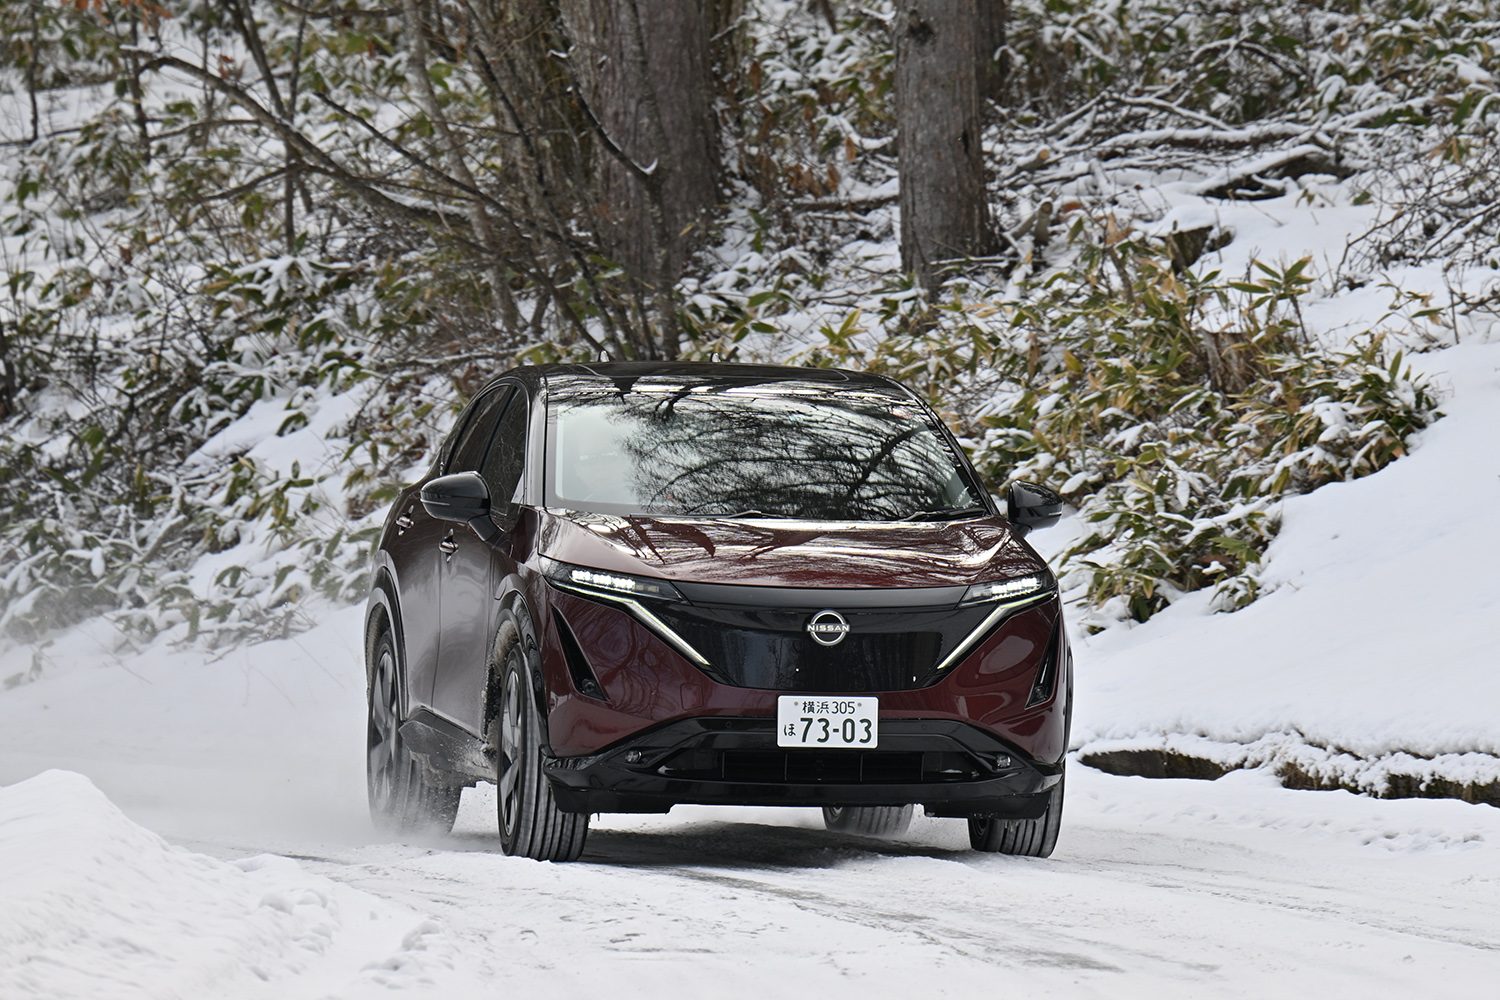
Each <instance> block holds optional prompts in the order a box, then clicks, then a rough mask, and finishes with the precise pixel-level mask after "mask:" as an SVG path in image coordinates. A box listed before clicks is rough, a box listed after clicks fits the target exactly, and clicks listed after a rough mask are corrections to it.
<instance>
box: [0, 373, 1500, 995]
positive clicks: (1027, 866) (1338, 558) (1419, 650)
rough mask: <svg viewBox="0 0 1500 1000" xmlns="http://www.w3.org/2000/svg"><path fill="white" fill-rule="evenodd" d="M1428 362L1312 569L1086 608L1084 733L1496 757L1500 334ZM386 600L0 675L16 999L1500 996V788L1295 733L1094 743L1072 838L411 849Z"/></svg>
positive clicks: (707, 830)
mask: <svg viewBox="0 0 1500 1000" xmlns="http://www.w3.org/2000/svg"><path fill="white" fill-rule="evenodd" d="M1416 360H1417V362H1418V363H1419V364H1421V365H1422V366H1423V367H1424V370H1426V371H1428V372H1430V373H1432V375H1433V376H1434V377H1435V378H1437V379H1438V380H1439V381H1440V382H1441V383H1442V384H1444V385H1445V386H1447V388H1448V389H1450V390H1451V395H1450V396H1449V397H1448V398H1447V400H1446V401H1445V404H1444V409H1445V411H1446V412H1447V413H1448V416H1447V417H1446V418H1445V419H1444V420H1442V421H1440V422H1439V423H1437V424H1436V425H1434V426H1433V427H1432V428H1431V429H1429V430H1428V431H1426V432H1424V433H1423V434H1422V436H1421V437H1420V439H1419V440H1418V441H1417V442H1416V443H1415V447H1414V449H1413V452H1412V454H1411V455H1410V456H1408V457H1407V458H1404V459H1402V460H1400V461H1398V462H1397V463H1395V464H1394V465H1393V466H1391V467H1390V468H1388V469H1386V470H1385V471H1383V472H1380V473H1378V474H1376V475H1374V476H1371V477H1368V478H1366V479H1363V480H1359V481H1357V482H1353V483H1349V484H1345V485H1341V486H1336V487H1328V488H1325V489H1323V490H1321V491H1319V492H1317V493H1316V494H1313V495H1311V496H1308V497H1303V498H1299V499H1296V500H1293V501H1291V502H1290V503H1289V504H1288V505H1287V510H1286V520H1285V529H1284V530H1283V532H1282V534H1281V536H1280V537H1279V538H1278V540H1277V542H1276V543H1275V545H1274V547H1273V548H1272V551H1271V555H1270V558H1269V561H1268V563H1267V566H1266V579H1267V581H1268V582H1270V583H1272V584H1274V585H1276V587H1277V589H1276V590H1275V592H1274V593H1272V594H1270V595H1269V596H1268V597H1266V598H1264V599H1263V600H1261V601H1260V602H1258V603H1257V604H1255V605H1252V606H1251V607H1250V608H1248V609H1247V610H1244V611H1241V612H1238V613H1236V614H1233V615H1208V614H1206V613H1205V610H1204V608H1203V607H1202V601H1201V600H1200V599H1199V598H1197V597H1190V598H1188V599H1186V600H1184V601H1182V602H1180V603H1179V604H1178V605H1176V606H1174V607H1173V608H1172V609H1170V610H1169V611H1167V612H1166V613H1164V614H1162V615H1160V616H1158V617H1157V618H1156V619H1154V620H1153V621H1152V622H1150V623H1148V624H1146V625H1144V626H1139V627H1135V628H1120V629H1113V630H1109V631H1106V632H1104V633H1101V634H1100V635H1098V636H1095V637H1092V638H1088V639H1084V638H1083V637H1079V647H1078V664H1079V687H1078V706H1079V715H1078V725H1077V729H1076V736H1075V744H1086V745H1088V746H1089V747H1094V748H1097V747H1101V746H1110V745H1127V746H1128V745H1140V744H1142V743H1148V744H1149V743H1151V741H1153V740H1154V741H1156V743H1157V744H1160V743H1161V742H1163V741H1166V740H1177V741H1187V742H1189V743H1191V742H1193V741H1196V743H1197V744H1204V745H1211V746H1217V747H1220V748H1222V747H1225V746H1239V745H1243V744H1254V743H1255V741H1259V744H1258V745H1259V746H1261V748H1262V749H1264V748H1265V747H1266V746H1268V745H1270V744H1272V743H1276V741H1277V740H1280V741H1281V743H1279V744H1277V745H1279V746H1296V747H1301V748H1303V750H1304V751H1305V750H1306V748H1308V747H1309V746H1313V745H1316V746H1318V747H1323V748H1333V749H1334V750H1341V751H1347V752H1349V753H1350V754H1354V755H1358V757H1359V758H1361V759H1362V761H1363V762H1364V764H1368V763H1369V762H1370V761H1379V760H1385V759H1388V758H1389V755H1391V754H1393V753H1396V752H1398V751H1401V752H1405V753H1408V754H1419V755H1426V756H1437V759H1436V760H1435V761H1427V762H1425V763H1422V764H1420V765H1419V766H1426V767H1428V768H1429V769H1430V770H1432V771H1434V772H1440V771H1442V770H1443V769H1444V768H1449V769H1450V770H1451V769H1453V768H1457V767H1459V766H1460V765H1463V766H1465V767H1472V768H1477V769H1479V771H1478V772H1476V773H1487V772H1484V770H1483V769H1484V768H1486V767H1488V768H1492V767H1493V757H1491V756H1488V755H1492V754H1496V753H1497V752H1500V727H1497V723H1496V721H1495V720H1496V718H1497V717H1500V716H1497V708H1500V671H1497V670H1495V669H1494V668H1495V666H1496V663H1495V659H1494V657H1493V656H1492V655H1490V654H1489V637H1490V635H1491V634H1492V632H1493V627H1492V622H1493V618H1492V617H1491V615H1492V614H1493V611H1494V608H1495V602H1496V593H1497V591H1496V588H1495V587H1494V585H1493V583H1492V582H1491V575H1492V570H1491V567H1492V566H1493V565H1495V561H1496V559H1495V557H1496V556H1497V555H1500V526H1497V525H1496V524H1495V523H1494V519H1493V512H1494V511H1495V510H1496V509H1500V505H1497V503H1496V500H1497V499H1500V498H1497V492H1500V450H1497V449H1495V448H1494V447H1493V446H1492V445H1491V444H1490V442H1491V440H1492V434H1493V428H1494V427H1496V426H1500V345H1497V344H1464V345H1462V346H1460V347H1457V348H1451V349H1448V350H1444V351H1439V352H1434V353H1431V354H1428V355H1423V356H1421V357H1419V358H1418V359H1416ZM1065 533H1066V529H1063V530H1062V531H1060V532H1059V534H1065ZM1045 537H1046V536H1038V540H1039V541H1041V540H1043V539H1044V538H1045ZM359 622H360V610H359V609H357V608H355V609H349V610H346V611H342V612H338V613H336V614H333V615H331V616H330V617H329V618H328V619H327V620H326V621H325V622H324V623H323V624H322V625H321V626H319V627H318V628H316V629H314V630H313V631H311V632H307V633H304V634H302V635H299V636H296V637H294V638H291V639H288V640H283V641H279V642H271V643H266V644H262V645H259V646H254V647H250V648H243V649H237V650H233V651H231V652H228V653H226V654H224V655H222V656H218V657H215V656H213V655H208V654H204V653H203V652H202V651H200V650H196V649H189V650H183V651H172V650H171V649H169V648H166V647H164V646H161V645H159V646H157V647H154V648H151V649H147V650H144V651H132V650H129V649H127V648H126V647H124V646H122V644H121V643H120V641H119V640H118V637H116V636H114V635H113V634H112V633H110V632H109V631H108V629H107V628H106V627H105V626H103V625H102V624H99V623H95V624H94V625H92V626H89V627H86V628H82V629H78V630H75V631H73V632H70V633H67V634H66V635H64V636H62V637H60V638H59V639H58V640H57V641H55V642H54V643H53V644H52V645H50V646H49V647H47V648H46V649H45V650H44V651H41V652H40V653H37V654H35V655H36V656H38V657H41V659H38V660H37V669H36V670H35V671H33V670H32V669H31V666H32V664H31V660H30V659H29V658H28V657H31V656H32V655H33V654H32V653H31V652H29V651H24V650H17V651H13V652H11V653H10V654H7V656H6V658H4V659H3V660H0V677H19V678H21V680H20V682H18V683H16V684H14V685H13V686H12V687H11V688H10V689H9V690H6V691H3V692H0V785H3V786H5V787H3V788H0V997H4V998H5V1000H11V998H18V1000H19V998H33V997H45V998H54V997H56V998H72V997H80V998H82V997H87V998H90V1000H93V998H103V997H143V998H144V997H150V998H153V1000H154V998H165V997H179V996H180V997H195V998H197V997H226V998H237V997H262V996H264V997H272V996H274V997H304V996H305V997H363V996H376V995H390V994H393V993H394V994H397V995H407V994H423V993H426V994H431V995H443V996H447V997H479V996H493V995H495V994H496V993H497V992H499V991H502V990H506V989H519V990H530V989H536V988H545V989H548V990H549V991H557V992H558V995H563V996H575V995H583V994H584V993H585V991H588V990H594V991H598V992H599V993H601V994H603V995H610V996H647V995H650V996H675V995H685V994H687V993H688V992H690V991H692V992H701V991H702V990H703V989H704V988H705V985H706V984H707V985H708V988H710V989H713V990H714V991H715V992H716V993H718V994H721V995H726V996H736V997H738V996H744V997H752V996H763V995H765V994H766V993H767V992H771V993H775V994H783V993H786V992H790V991H793V990H796V991H799V992H800V991H811V992H814V993H818V994H821V995H834V996H863V995H877V996H884V995H896V994H907V995H909V994H911V993H912V992H913V991H916V992H920V993H923V994H933V995H952V996H978V995H987V994H992V993H994V992H996V991H1018V992H1019V993H1020V995H1024V996H1039V995H1052V996H1065V997H1091V996H1109V997H1132V996H1142V997H1144V996H1152V997H1160V996H1181V997H1196V996H1205V995H1211V996H1228V997H1235V996H1246V997H1249V996H1257V997H1260V996H1266V995H1299V996H1300V995H1316V994H1319V993H1325V994H1329V995H1333V996H1350V995H1360V996H1369V997H1411V996H1443V997H1479V996H1485V997H1488V996H1491V995H1493V989H1494V982H1495V981H1496V978H1497V977H1500V902H1497V901H1500V810H1497V809H1494V808H1492V807H1489V806H1483V805H1468V804H1465V803H1462V802H1457V801H1452V800H1413V799H1408V800H1379V799H1374V798H1368V797H1363V796H1357V795H1352V794H1349V793H1347V792H1299V791H1291V790H1287V789H1284V788H1282V787H1280V786H1279V785H1278V783H1277V781H1276V779H1275V777H1274V776H1273V774H1272V773H1271V770H1270V767H1271V766H1272V765H1273V764H1274V763H1275V762H1274V760H1269V761H1268V764H1267V766H1265V767H1261V768H1258V769H1250V770H1242V771H1237V772H1234V773H1231V774H1229V775H1227V776H1225V777H1224V778H1222V779H1220V780H1218V781H1214V782H1203V781H1196V782H1195V781H1148V780H1146V779H1141V778H1124V777H1114V776H1110V775H1105V774H1101V773H1100V772H1097V771H1093V770H1091V769H1088V768H1085V767H1082V766H1081V765H1079V764H1077V763H1076V762H1075V764H1074V765H1073V767H1072V770H1071V771H1070V774H1069V788H1068V798H1067V809H1066V813H1065V822H1064V828H1063V835H1062V838H1061V840H1060V842H1059V846H1058V849H1057V853H1056V854H1055V855H1054V856H1053V858H1051V859H1049V860H1047V861H1035V860H1023V859H1010V858H1004V857H995V856H985V855H976V854H973V853H971V852H969V851H968V850H967V843H966V837H965V833H964V830H963V826H962V824H961V823H959V822H958V821H953V820H934V819H925V818H919V819H918V821H917V822H916V823H915V824H914V826H913V828H912V830H911V831H910V833H909V834H908V835H907V836H905V837H903V838H901V839H900V840H899V841H895V842H880V841H872V840H864V839H860V838H856V837H851V836H843V835H835V834H830V833H827V832H825V831H823V830H822V829H821V828H820V826H821V825H820V823H819V821H818V817H817V814H816V813H815V812H813V811H810V810H773V811H757V810H745V809H720V810H714V809H706V808H696V809H694V808H683V809H678V810H676V811H674V813H673V814H671V815H670V816H666V817H605V818H603V820H601V821H600V822H599V823H598V824H597V825H596V827H595V830H594V832H593V833H592V834H591V837H590V841H589V846H588V848H587V850H586V851H585V854H584V858H583V860H582V862H580V863H578V864H575V865H570V866H555V865H543V864H536V863H533V862H529V861H523V860H514V859H508V858H505V857H503V856H502V855H501V854H499V852H498V844H497V842H496V839H495V836H494V832H493V830H494V822H493V797H492V796H491V795H490V794H489V790H488V789H479V790H474V791H471V792H469V793H466V796H465V800H464V805H463V809H462V812H461V814H460V817H459V824H458V827H457V829H456V831H455V833H454V834H453V835H452V836H450V837H445V838H441V839H439V840H434V841H432V842H429V843H424V844H419V845H415V846H412V845H395V844H389V843H382V842H381V841H380V838H378V837H377V836H376V835H375V834H374V833H373V832H372V830H371V829H370V827H369V824H368V822H367V820H366V818H365V813H364V803H363V775H362V758H361V752H362V745H363V735H364V734H363V724H364V719H363V711H364V709H363V673H362V666H361V663H360V658H359V643H358V635H359ZM1268 741H1269V742H1268ZM1465 753H1467V754H1468V756H1466V757H1463V758H1462V759H1460V758H1459V757H1458V756H1457V755H1461V754H1465ZM1444 754H1447V755H1452V756H1449V757H1443V756H1440V755H1444ZM1267 756H1268V758H1269V757H1270V756H1274V755H1269V754H1268V755H1267ZM1351 759H1352V758H1351ZM1411 759H1412V760H1416V759H1417V758H1411ZM51 769H62V770H51ZM69 772H72V773H69ZM151 831H155V832H151ZM163 837H165V838H167V839H166V840H163V839H162V838H163ZM169 842H171V843H175V844H176V845H177V846H169Z"/></svg>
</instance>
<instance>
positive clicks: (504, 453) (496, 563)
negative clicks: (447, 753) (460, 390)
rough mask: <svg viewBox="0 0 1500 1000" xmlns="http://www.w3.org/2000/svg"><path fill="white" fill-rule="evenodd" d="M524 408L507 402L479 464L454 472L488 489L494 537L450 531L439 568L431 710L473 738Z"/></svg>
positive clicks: (521, 401)
mask: <svg viewBox="0 0 1500 1000" xmlns="http://www.w3.org/2000/svg"><path fill="white" fill-rule="evenodd" d="M527 413H528V407H527V400H526V394H525V393H524V392H519V391H518V392H516V393H514V395H512V396H511V397H510V398H509V401H508V405H507V406H506V408H505V410H504V413H503V415H502V416H501V417H500V419H499V421H498V423H497V425H496V429H495V432H494V434H493V435H492V438H491V440H490V442H489V446H488V448H487V449H486V450H485V454H484V457H483V459H482V460H479V461H474V459H473V456H472V455H469V456H466V457H465V461H466V462H469V461H473V462H474V464H473V466H472V467H470V466H468V465H465V467H464V468H462V469H460V468H459V467H458V466H457V465H455V466H454V467H453V469H452V471H454V472H460V471H463V472H467V471H477V472H479V473H480V475H481V476H483V477H484V481H485V485H486V486H487V487H488V488H489V493H490V505H491V507H490V509H491V520H492V521H493V522H494V523H495V525H496V527H497V528H499V529H500V533H499V534H498V535H497V536H495V537H492V538H491V539H490V540H489V541H484V540H483V539H481V538H480V537H479V535H478V534H477V533H476V532H475V531H474V529H472V528H470V527H468V526H466V525H453V528H454V530H453V532H452V533H451V536H450V540H451V552H450V553H449V555H448V557H447V562H446V564H445V566H444V568H443V604H442V623H443V625H442V639H441V641H440V642H439V644H438V669H437V674H436V677H435V678H434V683H433V691H432V707H433V708H434V709H435V710H436V711H437V712H439V713H440V714H442V715H444V716H446V717H448V718H449V719H452V720H453V721H454V722H457V723H459V724H460V725H462V726H463V727H464V728H466V729H468V730H469V731H470V732H473V733H475V734H476V735H482V734H480V733H479V729H480V727H481V726H482V725H483V723H484V706H483V705H482V704H481V699H482V698H483V697H484V685H485V681H486V680H487V679H488V668H489V653H490V643H491V642H492V641H493V639H494V628H495V614H496V611H497V610H498V608H497V605H496V601H495V590H496V586H497V584H498V583H499V582H500V581H501V580H503V579H504V578H505V577H506V576H507V575H508V574H510V573H514V572H515V570H516V565H515V560H514V558H513V557H512V555H511V531H512V530H513V529H514V527H515V517H514V513H513V511H514V500H515V498H516V493H517V490H518V488H519V486H520V483H521V470H522V466H523V461H524V460H523V456H524V455H525V448H526V431H527V423H528V421H527Z"/></svg>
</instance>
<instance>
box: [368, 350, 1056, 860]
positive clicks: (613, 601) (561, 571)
mask: <svg viewBox="0 0 1500 1000" xmlns="http://www.w3.org/2000/svg"><path fill="white" fill-rule="evenodd" d="M1002 503H1003V509H1002V507H1001V504H1002ZM1060 513H1061V501H1060V500H1059V498H1058V497H1057V496H1056V494H1053V493H1051V492H1050V491H1048V490H1046V489H1043V488H1041V487H1039V486H1035V485H1032V484H1027V483H1014V484H1012V485H1011V487H1010V490H1009V492H1008V496H1007V498H1006V500H1005V501H999V500H997V499H996V498H993V497H991V496H989V495H988V494H987V493H986V491H985V490H984V488H983V487H982V486H981V484H980V482H979V479H978V477H977V476H976V475H975V473H974V470H973V468H972V467H971V466H970V464H969V462H968V460H967V459H966V458H965V456H964V454H963V452H962V451H961V450H960V449H959V447H958V445H957V444H956V442H955V441H954V440H953V437H952V435H951V434H950V433H949V432H948V431H947V429H946V428H945V427H944V426H943V424H942V422H941V421H940V420H939V419H938V418H937V417H936V416H935V415H934V414H933V412H932V411H931V410H930V409H929V408H928V407H927V406H926V404H925V403H924V402H923V401H922V400H921V399H919V398H918V397H916V396H915V395H914V394H913V393H912V392H910V391H909V390H907V389H906V388H905V387H903V386H901V385H900V384H898V383H896V382H893V381H891V380H890V379H886V378H881V377H877V376H874V375H866V374H859V373H855V372H847V371H835V370H825V369H802V368H781V367H768V366H749V365H730V364H685V363H661V364H658V363H644V362H642V363H635V362H631V363H608V364H591V365H545V366H539V367H527V368H518V369H515V370H513V371H511V372H508V373H506V374H504V375H502V376H500V377H498V378H497V379H495V380H494V381H493V382H491V383H490V384H489V385H487V386H486V387H485V388H484V389H483V391H481V392H480V393H479V394H478V395H477V396H476V397H475V398H474V399H473V401H472V402H471V403H470V404H469V406H468V407H467V408H466V409H465V410H464V412H463V413H462V414H461V415H460V416H459V418H458V421H457V423H456V424H455V427H454V430H453V433H452V434H451V435H450V436H449V438H448V440H447V441H446V442H445V443H444V445H443V446H442V448H441V449H440V450H439V452H438V454H437V455H436V460H435V461H434V462H433V465H432V468H431V470H430V471H429V472H428V474H427V476H426V477H425V478H423V479H422V481H421V482H419V483H417V484H416V485H414V486H411V487H410V488H408V489H407V490H406V491H405V492H403V493H402V494H401V495H400V497H399V498H398V499H397V500H396V503H395V505H394V506H393V508H392V510H391V514H390V517H389V519H388V520H387V523H386V525H385V529H384V532H383V534H382V536H381V540H380V545H379V550H378V553H377V557H376V563H375V567H374V570H375V571H374V581H373V586H372V590H371V594H370V600H369V606H368V614H367V618H366V628H365V649H366V662H367V665H368V677H369V730H368V750H369V757H368V760H369V794H370V805H371V810H372V814H373V815H374V817H375V819H376V821H377V822H378V823H380V824H382V825H383V826H385V827H386V828H388V829H393V830H398V831H399V830H406V829H412V828H418V827H431V826H437V827H439V828H442V829H447V828H448V827H450V826H451V824H452V822H453V818H454V815H455V813H456V811H457V808H458V800H459V795H460V793H461V791H462V790H463V788H464V787H465V786H467V785H472V784H474V783H475V782H476V781H491V782H494V783H495V785H496V786H497V790H498V794H497V800H498V812H499V826H500V839H501V844H502V846H503V848H504V850H505V851H506V853H508V854H513V855H524V856H526V857H531V858H538V859H550V860H554V861H562V860H571V859H574V858H576V857H578V856H579V854H580V853H581V852H582V850H583V845H584V838H585V836H586V834H587V832H588V825H589V817H590V816H591V815H592V814H595V813H609V812H666V811H667V810H669V809H671V807H672V806H674V805H676V804H678V803H708V804H736V805H756V804H764V805H782V806H820V807H822V809H823V815H824V818H825V822H826V823H827V825H828V826H829V827H830V828H831V829H835V830H844V831H851V832H856V833H864V834H893V833H897V832H900V831H901V830H903V829H904V828H905V827H906V824H907V823H908V822H909V820H910V817H911V814H912V810H913V807H914V806H916V805H920V806H922V807H923V808H924V809H925V811H926V813H927V815H930V816H952V817H959V818H965V819H967V821H968V826H969V835H970V840H971V842H972V844H973V845H974V847H975V848H976V849H978V850H982V851H1001V852H1006V853H1010V854H1025V855H1033V856H1046V855H1047V854H1049V853H1050V852H1051V850H1052V847H1053V844H1054V842H1055V841H1056V838H1057V831H1058V824H1059V822H1060V819H1061V813H1062V794H1063V755H1064V752H1065V750H1066V748H1067V736H1068V720H1069V715H1070V712H1071V698H1072V694H1071V692H1072V657H1071V653H1070V652H1069V649H1068V642H1067V638H1066V635H1065V633H1064V630H1063V625H1062V617H1061V609H1060V605H1059V602H1058V595H1057V584H1056V580H1055V579H1054V577H1053V575H1052V573H1051V571H1050V570H1049V569H1048V568H1047V566H1046V564H1045V563H1044V562H1043V561H1042V559H1041V558H1040V557H1038V556H1037V554H1036V553H1035V552H1034V551H1033V550H1032V549H1031V547H1030V546H1029V545H1027V544H1026V542H1025V540H1024V536H1025V534H1026V533H1027V531H1028V530H1030V529H1032V528H1036V527H1042V526H1045V525H1048V524H1051V523H1053V522H1054V521H1056V520H1057V518H1058V517H1059V516H1060Z"/></svg>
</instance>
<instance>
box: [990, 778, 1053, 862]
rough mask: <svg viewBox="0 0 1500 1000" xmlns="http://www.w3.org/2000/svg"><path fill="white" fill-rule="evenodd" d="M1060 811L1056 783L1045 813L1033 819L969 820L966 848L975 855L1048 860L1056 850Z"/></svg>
mask: <svg viewBox="0 0 1500 1000" xmlns="http://www.w3.org/2000/svg"><path fill="white" fill-rule="evenodd" d="M1062 808H1063V783H1062V782H1061V781H1059V782H1058V783H1057V785H1056V787H1054V788H1053V789H1052V791H1051V792H1049V793H1048V794H1047V811H1046V812H1044V813H1042V814H1041V815H1040V816H1038V817H1037V818H1036V819H1003V818H1001V817H998V816H970V817H969V844H970V846H972V847H973V848H974V850H976V851H987V852H989V853H993V854H1015V855H1019V856H1021V857H1027V858H1045V857H1049V856H1051V854H1052V848H1053V847H1055V846H1057V831H1058V830H1059V829H1061V828H1062Z"/></svg>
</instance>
